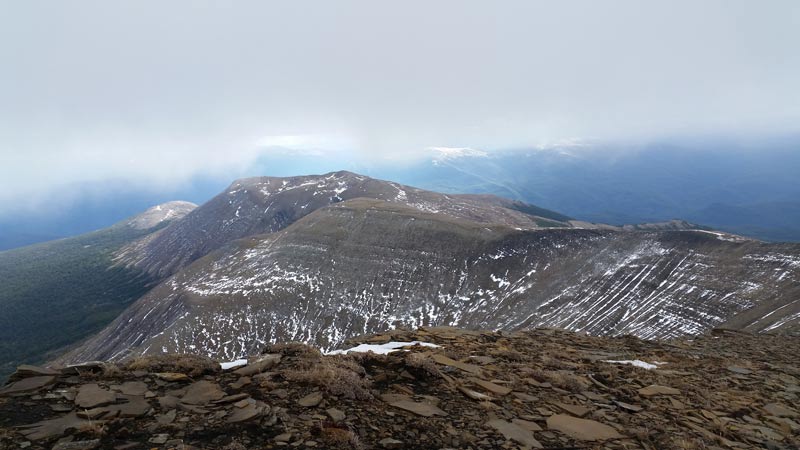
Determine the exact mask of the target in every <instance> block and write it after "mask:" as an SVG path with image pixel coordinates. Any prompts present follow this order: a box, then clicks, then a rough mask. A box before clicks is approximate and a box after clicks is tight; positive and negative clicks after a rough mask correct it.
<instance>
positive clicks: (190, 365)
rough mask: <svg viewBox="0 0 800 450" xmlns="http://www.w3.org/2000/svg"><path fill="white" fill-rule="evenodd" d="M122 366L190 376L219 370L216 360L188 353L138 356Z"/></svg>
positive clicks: (132, 369)
mask: <svg viewBox="0 0 800 450" xmlns="http://www.w3.org/2000/svg"><path fill="white" fill-rule="evenodd" d="M123 367H124V368H125V370H129V371H134V370H145V371H147V372H177V373H183V374H186V375H189V376H191V377H198V376H201V375H209V374H213V373H217V372H219V371H220V367H219V363H218V362H216V361H214V360H212V359H210V358H206V357H204V356H198V355H188V354H170V355H153V356H140V357H137V358H134V359H132V360H129V361H127V362H126V363H125V364H124V365H123Z"/></svg>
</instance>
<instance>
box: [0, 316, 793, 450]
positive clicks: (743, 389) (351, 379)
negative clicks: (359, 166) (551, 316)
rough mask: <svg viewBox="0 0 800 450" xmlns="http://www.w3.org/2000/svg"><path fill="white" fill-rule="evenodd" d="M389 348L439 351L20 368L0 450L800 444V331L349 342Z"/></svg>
mask: <svg viewBox="0 0 800 450" xmlns="http://www.w3.org/2000/svg"><path fill="white" fill-rule="evenodd" d="M390 341H404V342H410V341H420V342H423V343H426V344H435V345H437V346H438V347H432V346H430V345H415V346H406V347H403V348H402V349H400V350H397V351H395V352H392V353H389V354H387V355H378V354H374V353H350V354H347V355H328V356H323V355H321V354H320V353H319V352H318V351H316V350H314V349H313V348H311V347H307V346H304V345H301V344H285V345H273V346H270V347H268V348H266V349H265V351H264V354H262V355H260V356H257V357H253V358H250V360H249V362H248V363H247V364H246V365H241V364H243V363H242V362H240V363H239V364H240V365H238V366H235V365H234V367H230V368H228V369H227V370H222V369H221V368H220V365H219V364H218V363H216V362H214V361H211V360H206V359H202V358H198V357H190V356H183V355H168V356H156V357H145V358H139V359H136V360H132V361H128V362H125V363H120V364H102V363H91V364H84V365H79V366H72V367H68V368H63V369H47V368H38V367H32V366H22V367H20V368H19V369H18V371H17V373H16V374H15V375H14V376H12V378H11V381H10V382H9V384H7V385H6V386H5V387H3V388H2V389H0V448H3V449H13V448H30V449H38V448H45V449H59V450H77V449H95V448H102V449H120V450H122V449H150V448H156V449H168V448H173V449H181V448H183V449H188V448H202V449H230V450H234V449H250V448H256V449H268V448H279V447H288V448H342V449H360V448H361V449H371V448H376V449H381V448H398V449H405V448H408V449H444V448H454V449H461V448H463V449H494V448H546V449H726V448H734V449H736V448H741V449H750V448H770V449H797V448H800V424H799V423H800V412H798V409H799V408H798V405H800V366H799V365H798V361H800V339H799V338H796V337H781V336H769V335H750V334H745V333H742V332H732V331H723V330H715V331H714V332H713V333H711V334H709V335H706V336H703V337H700V338H697V339H694V340H681V341H672V342H669V343H665V342H648V341H642V340H639V339H636V338H630V337H625V338H598V337H589V336H585V335H581V334H575V333H571V332H564V331H558V330H552V329H539V330H533V331H526V332H519V333H511V334H509V333H497V332H476V331H463V330H457V329H451V328H426V329H420V330H417V331H393V332H390V333H385V334H381V335H376V336H371V337H365V338H360V339H355V340H353V342H350V344H353V345H355V344H383V343H388V342H390ZM395 345H400V344H395ZM385 347H386V346H384V347H377V348H378V349H380V348H385Z"/></svg>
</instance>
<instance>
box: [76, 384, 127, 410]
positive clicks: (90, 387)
mask: <svg viewBox="0 0 800 450" xmlns="http://www.w3.org/2000/svg"><path fill="white" fill-rule="evenodd" d="M116 401H117V394H115V393H113V392H111V391H109V390H107V389H103V388H101V387H100V386H98V385H97V384H94V383H90V384H84V385H83V386H81V387H80V389H78V395H76V396H75V404H76V405H78V406H79V407H81V408H84V409H88V408H94V407H97V406H103V405H108V404H110V403H114V402H116Z"/></svg>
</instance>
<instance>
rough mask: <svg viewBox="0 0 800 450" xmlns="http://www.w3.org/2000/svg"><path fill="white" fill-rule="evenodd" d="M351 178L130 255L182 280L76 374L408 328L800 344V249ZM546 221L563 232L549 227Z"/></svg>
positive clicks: (252, 193)
mask: <svg viewBox="0 0 800 450" xmlns="http://www.w3.org/2000/svg"><path fill="white" fill-rule="evenodd" d="M524 211H541V210H539V209H532V208H529V207H527V206H525V205H523V204H520V203H515V202H512V201H509V200H504V199H500V198H497V197H492V196H456V195H444V194H437V193H433V192H426V191H421V190H417V189H414V188H410V187H407V186H401V185H397V184H395V183H391V182H384V181H379V180H373V179H370V178H367V177H363V176H360V175H355V174H351V173H347V172H337V173H332V174H327V175H323V176H314V177H293V178H287V179H279V178H257V179H247V180H240V181H237V182H235V183H234V184H233V185H231V187H230V188H229V189H228V190H226V192H223V193H222V194H220V195H219V196H217V197H215V198H214V199H213V200H211V201H210V202H209V203H207V204H205V205H203V206H201V207H199V208H197V209H196V210H194V211H193V212H192V213H190V214H188V215H187V216H186V217H184V218H183V219H181V220H178V221H175V222H174V223H172V224H171V225H170V226H168V227H167V228H165V229H164V230H163V231H161V232H159V233H158V234H155V235H151V236H147V237H144V238H142V239H140V240H138V241H136V242H134V243H131V244H130V245H128V246H126V247H125V248H124V249H122V250H121V251H120V252H119V253H118V262H119V264H126V267H129V268H132V269H138V270H142V271H144V272H146V273H150V274H157V275H159V276H164V275H168V274H172V276H171V277H170V278H168V279H167V280H166V281H164V282H163V283H161V284H160V285H159V286H157V287H155V288H154V289H153V290H152V291H150V292H148V293H147V294H146V295H145V296H143V297H142V298H141V299H140V300H138V301H137V302H136V303H135V304H133V305H131V306H130V307H129V308H128V309H127V310H126V311H125V312H124V313H123V314H122V315H120V316H119V317H118V318H117V319H116V320H115V321H114V322H113V323H111V324H110V325H109V326H108V327H106V328H105V329H104V330H103V331H101V332H100V333H99V334H98V335H96V336H95V337H93V338H92V339H90V340H88V341H87V342H86V343H85V344H84V345H82V346H80V347H79V348H76V349H75V350H73V351H72V352H70V353H69V354H67V355H66V356H65V357H64V358H63V359H62V360H63V361H80V360H93V359H101V360H105V359H120V358H123V357H126V356H132V355H139V354H150V353H160V352H178V353H196V354H203V355H208V356H212V357H215V358H220V359H235V358H237V357H239V356H242V355H246V354H251V353H253V352H256V351H257V350H258V349H259V348H260V347H261V346H263V345H265V344H266V343H269V342H276V341H277V342H284V341H302V342H307V343H312V344H314V345H316V346H319V347H321V348H323V349H333V348H335V347H337V346H339V345H340V344H341V343H342V342H343V341H344V340H345V339H347V338H348V337H351V336H355V335H359V334H366V333H372V332H377V331H382V330H386V329H390V328H393V327H397V326H411V327H417V326H436V325H452V326H459V327H466V328H483V329H486V328H489V329H501V330H519V329H527V328H533V327H538V326H556V327H562V328H566V329H571V330H576V331H585V332H589V333H592V334H597V335H622V334H633V335H636V336H639V337H642V338H648V339H664V338H676V337H683V336H687V335H695V334H699V333H702V332H704V331H706V330H709V329H710V328H712V327H715V326H727V325H731V326H736V327H738V328H744V329H747V330H753V331H779V332H786V333H789V332H793V331H798V330H800V302H798V301H797V298H798V295H800V245H798V244H767V243H762V242H758V241H754V240H750V239H745V238H741V237H738V236H734V235H730V234H726V233H721V232H716V231H709V230H691V229H686V228H687V227H691V224H688V223H685V222H670V223H667V224H651V225H645V226H640V227H638V228H637V227H632V228H629V229H623V228H617V227H606V226H601V225H593V224H584V223H580V222H575V221H559V219H560V218H563V216H560V215H558V216H557V215H553V214H551V213H547V212H546V213H545V215H534V216H531V215H528V214H526V213H525V212H524ZM546 216H547V217H546Z"/></svg>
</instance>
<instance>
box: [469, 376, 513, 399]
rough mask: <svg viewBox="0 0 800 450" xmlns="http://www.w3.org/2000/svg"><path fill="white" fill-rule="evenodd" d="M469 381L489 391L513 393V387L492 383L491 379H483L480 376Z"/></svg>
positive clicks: (505, 393) (498, 393)
mask: <svg viewBox="0 0 800 450" xmlns="http://www.w3.org/2000/svg"><path fill="white" fill-rule="evenodd" d="M469 381H471V382H473V383H475V384H477V385H478V386H480V387H482V388H484V389H486V390H487V391H489V392H491V393H493V394H497V395H500V396H503V395H508V394H510V393H511V389H509V388H507V387H505V386H500V385H499V384H495V383H492V382H491V381H486V380H481V379H479V378H470V379H469Z"/></svg>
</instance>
